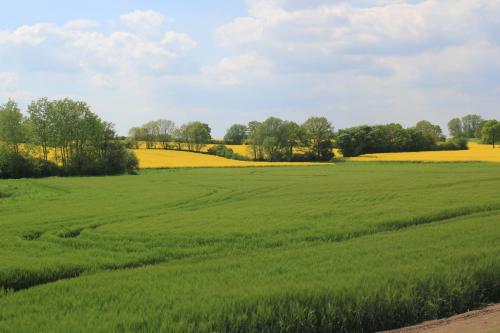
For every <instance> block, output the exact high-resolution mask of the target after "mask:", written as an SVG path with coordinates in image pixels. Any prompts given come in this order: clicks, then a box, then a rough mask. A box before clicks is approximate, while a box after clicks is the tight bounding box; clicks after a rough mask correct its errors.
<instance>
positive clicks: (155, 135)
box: [142, 121, 160, 149]
mask: <svg viewBox="0 0 500 333" xmlns="http://www.w3.org/2000/svg"><path fill="white" fill-rule="evenodd" d="M142 128H143V129H144V135H145V136H144V139H145V140H146V148H147V149H153V148H155V147H156V142H157V141H158V140H159V136H160V127H159V124H158V122H156V121H149V122H147V123H145V124H144V125H142Z"/></svg>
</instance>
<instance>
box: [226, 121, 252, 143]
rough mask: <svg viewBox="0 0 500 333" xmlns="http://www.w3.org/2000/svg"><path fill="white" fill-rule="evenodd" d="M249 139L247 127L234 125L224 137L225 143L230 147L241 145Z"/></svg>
mask: <svg viewBox="0 0 500 333" xmlns="http://www.w3.org/2000/svg"><path fill="white" fill-rule="evenodd" d="M246 138H247V127H246V126H245V125H239V124H234V125H232V126H231V127H229V129H228V130H227V133H226V135H224V143H226V144H230V145H241V144H242V143H243V142H244V141H245V140H246Z"/></svg>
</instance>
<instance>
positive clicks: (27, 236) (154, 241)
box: [0, 155, 500, 332]
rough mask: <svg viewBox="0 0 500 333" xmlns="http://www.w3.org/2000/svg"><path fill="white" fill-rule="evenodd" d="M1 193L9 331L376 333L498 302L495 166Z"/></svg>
mask: <svg viewBox="0 0 500 333" xmlns="http://www.w3.org/2000/svg"><path fill="white" fill-rule="evenodd" d="M201 156H204V155H201ZM2 188H8V189H9V191H10V193H12V195H10V196H9V197H5V198H2V199H1V200H0V216H1V218H0V228H1V230H2V233H0V247H1V249H2V251H1V252H0V290H2V291H0V332H11V331H21V332H35V331H37V332H40V331H50V332H68V331H71V332H86V331H93V332H109V331H117V332H125V331H129V332H158V331H163V332H332V331H333V332H370V331H376V330H382V329H390V328H395V327H399V326H403V325H407V324H413V323H417V322H419V321H422V320H426V319H435V318H439V317H443V316H447V315H450V314H454V313H457V312H462V311H465V310H467V309H470V308H473V307H476V306H478V305H481V304H483V303H486V302H495V301H499V300H500V233H499V232H498V230H499V227H500V200H499V197H498V188H500V169H499V168H498V165H496V164H488V163H466V164H462V163H454V164H401V163H341V164H337V165H335V166H329V165H326V166H318V167H314V168H311V167H300V166H299V167H294V168H290V167H288V168H280V167H278V168H224V169H220V168H206V169H203V168H201V169H169V170H146V171H142V172H141V174H140V175H138V176H115V177H100V178H98V177H85V178H48V179H38V180H2V181H0V189H2Z"/></svg>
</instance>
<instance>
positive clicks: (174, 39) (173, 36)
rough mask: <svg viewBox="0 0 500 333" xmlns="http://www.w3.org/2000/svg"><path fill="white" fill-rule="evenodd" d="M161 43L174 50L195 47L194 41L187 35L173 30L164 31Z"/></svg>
mask: <svg viewBox="0 0 500 333" xmlns="http://www.w3.org/2000/svg"><path fill="white" fill-rule="evenodd" d="M161 43H162V44H163V45H168V46H169V47H172V48H174V49H176V50H190V49H194V48H195V47H196V42H195V41H194V40H193V39H191V37H189V35H187V34H183V33H179V32H175V31H168V32H166V33H165V35H164V36H163V39H162V41H161Z"/></svg>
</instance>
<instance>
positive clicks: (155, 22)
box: [120, 10, 165, 33]
mask: <svg viewBox="0 0 500 333" xmlns="http://www.w3.org/2000/svg"><path fill="white" fill-rule="evenodd" d="M120 21H121V22H122V23H124V24H125V25H127V26H128V27H129V28H130V29H131V30H133V31H136V32H139V33H154V32H157V31H158V30H159V29H160V28H161V26H162V24H163V22H164V21H165V17H164V16H163V15H162V14H161V13H158V12H155V11H153V10H136V11H133V12H131V13H127V14H123V15H121V16H120Z"/></svg>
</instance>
